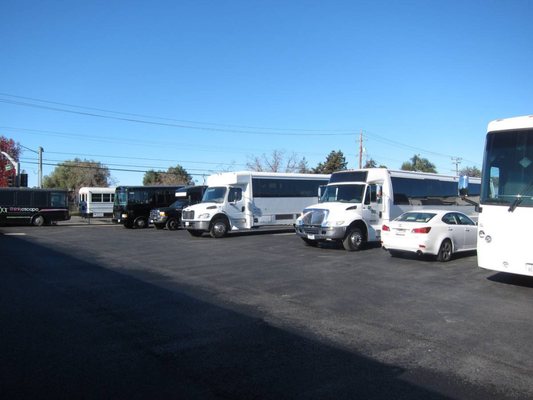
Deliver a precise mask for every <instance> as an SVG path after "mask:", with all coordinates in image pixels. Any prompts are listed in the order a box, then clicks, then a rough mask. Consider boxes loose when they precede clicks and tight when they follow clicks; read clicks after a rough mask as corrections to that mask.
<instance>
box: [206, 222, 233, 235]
mask: <svg viewBox="0 0 533 400" xmlns="http://www.w3.org/2000/svg"><path fill="white" fill-rule="evenodd" d="M228 230H229V227H228V224H227V222H226V221H224V220H223V219H222V218H218V219H216V220H214V221H213V223H212V224H211V229H210V230H209V234H210V235H211V237H214V238H217V239H218V238H221V237H224V236H226V233H227V232H228Z"/></svg>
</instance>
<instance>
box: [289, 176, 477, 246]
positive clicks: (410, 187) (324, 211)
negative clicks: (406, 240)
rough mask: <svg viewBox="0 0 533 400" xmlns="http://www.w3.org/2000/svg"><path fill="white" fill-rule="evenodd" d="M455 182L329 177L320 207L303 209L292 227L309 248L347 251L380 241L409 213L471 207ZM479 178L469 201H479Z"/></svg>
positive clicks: (444, 179)
mask: <svg viewBox="0 0 533 400" xmlns="http://www.w3.org/2000/svg"><path fill="white" fill-rule="evenodd" d="M458 181H459V178H458V177H455V176H447V175H440V174H431V173H424V172H411V171H394V170H389V169H386V168H368V169H359V170H348V171H339V172H335V173H333V174H332V175H331V178H330V180H329V183H328V185H327V186H326V188H325V191H324V193H323V194H322V196H321V198H320V201H319V203H318V204H314V205H311V206H309V207H307V208H306V209H305V210H304V211H303V213H302V216H301V217H300V218H298V220H297V221H296V224H295V226H294V227H295V230H296V234H297V235H298V236H299V237H301V238H302V240H303V241H304V242H305V243H306V244H308V245H310V246H317V245H318V244H319V243H321V242H327V241H330V242H342V244H343V246H344V248H345V249H346V250H348V251H356V250H359V249H361V247H363V245H364V244H365V243H366V242H374V241H376V242H378V241H380V240H381V227H382V225H383V224H385V223H387V222H388V221H390V220H392V219H394V218H396V217H398V216H399V215H400V214H402V213H403V212H405V211H409V210H413V209H423V208H431V209H436V208H437V209H439V208H442V209H460V210H462V211H466V212H467V213H471V214H473V213H474V206H473V205H471V204H468V203H467V202H466V201H464V200H462V199H461V197H460V196H458V191H457V189H458ZM479 188H480V181H479V178H472V179H471V182H470V190H471V196H473V197H474V198H475V196H476V192H477V195H478V196H479Z"/></svg>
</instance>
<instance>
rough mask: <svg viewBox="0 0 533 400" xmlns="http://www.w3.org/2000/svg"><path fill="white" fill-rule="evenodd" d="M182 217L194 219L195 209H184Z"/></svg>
mask: <svg viewBox="0 0 533 400" xmlns="http://www.w3.org/2000/svg"><path fill="white" fill-rule="evenodd" d="M181 218H182V219H194V210H190V211H187V210H183V212H182V215H181Z"/></svg>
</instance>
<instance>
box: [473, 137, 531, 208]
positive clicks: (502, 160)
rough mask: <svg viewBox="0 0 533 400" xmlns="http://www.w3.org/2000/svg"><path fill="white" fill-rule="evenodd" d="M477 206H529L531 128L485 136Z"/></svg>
mask: <svg viewBox="0 0 533 400" xmlns="http://www.w3.org/2000/svg"><path fill="white" fill-rule="evenodd" d="M481 203H482V204H500V205H510V206H511V207H512V209H513V210H514V208H516V207H531V206H533V130H532V129H528V130H519V131H501V132H490V133H489V134H488V135H487V143H486V148H485V157H484V165H483V177H482V192H481ZM510 211H511V210H510Z"/></svg>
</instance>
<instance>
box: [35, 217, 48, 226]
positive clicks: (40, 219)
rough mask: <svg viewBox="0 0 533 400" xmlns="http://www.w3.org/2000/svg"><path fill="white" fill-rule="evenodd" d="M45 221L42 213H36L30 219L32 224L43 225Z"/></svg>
mask: <svg viewBox="0 0 533 400" xmlns="http://www.w3.org/2000/svg"><path fill="white" fill-rule="evenodd" d="M45 222H46V221H45V220H44V217H43V216H42V215H36V216H35V217H33V220H32V221H31V223H32V224H33V225H34V226H43V225H44V223H45Z"/></svg>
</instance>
